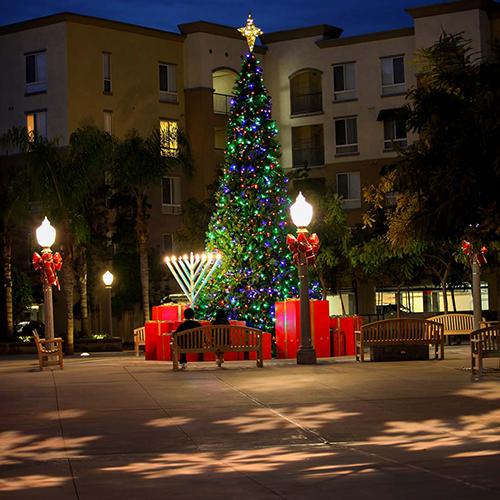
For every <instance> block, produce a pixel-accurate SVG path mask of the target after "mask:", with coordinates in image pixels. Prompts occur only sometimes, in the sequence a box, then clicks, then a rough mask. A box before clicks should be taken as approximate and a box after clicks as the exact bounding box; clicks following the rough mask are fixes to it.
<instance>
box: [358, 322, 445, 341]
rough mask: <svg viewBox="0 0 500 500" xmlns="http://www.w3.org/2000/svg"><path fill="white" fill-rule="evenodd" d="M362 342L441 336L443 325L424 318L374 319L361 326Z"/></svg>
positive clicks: (430, 338) (423, 338) (426, 338)
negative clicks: (372, 321)
mask: <svg viewBox="0 0 500 500" xmlns="http://www.w3.org/2000/svg"><path fill="white" fill-rule="evenodd" d="M361 332H362V334H363V342H364V343H370V342H374V343H378V342H411V341H412V340H432V341H434V342H439V341H440V340H441V339H442V338H443V325H442V324H441V323H436V322H434V321H429V320H426V319H415V318H399V319H386V320H384V321H375V322H374V323H368V324H367V325H363V326H362V327H361Z"/></svg>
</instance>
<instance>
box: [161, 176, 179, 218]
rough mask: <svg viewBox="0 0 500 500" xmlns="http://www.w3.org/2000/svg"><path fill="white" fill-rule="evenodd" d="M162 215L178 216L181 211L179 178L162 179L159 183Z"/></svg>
mask: <svg viewBox="0 0 500 500" xmlns="http://www.w3.org/2000/svg"><path fill="white" fill-rule="evenodd" d="M161 205H162V211H161V213H162V214H178V213H180V211H181V179H180V177H163V179H162V181H161Z"/></svg>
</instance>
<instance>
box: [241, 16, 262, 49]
mask: <svg viewBox="0 0 500 500" xmlns="http://www.w3.org/2000/svg"><path fill="white" fill-rule="evenodd" d="M238 31H239V32H240V33H241V34H242V35H243V36H244V37H245V38H246V39H247V43H248V48H249V49H250V52H252V51H253V46H254V45H255V39H256V38H257V37H258V36H260V35H263V34H264V32H263V31H262V30H261V29H259V28H257V26H255V24H254V22H253V19H252V14H248V19H247V25H246V26H243V28H239V29H238Z"/></svg>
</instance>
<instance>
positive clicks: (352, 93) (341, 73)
mask: <svg viewBox="0 0 500 500" xmlns="http://www.w3.org/2000/svg"><path fill="white" fill-rule="evenodd" d="M349 99H356V67H355V65H354V63H345V64H337V65H334V66H333V100H334V101H347V100H349Z"/></svg>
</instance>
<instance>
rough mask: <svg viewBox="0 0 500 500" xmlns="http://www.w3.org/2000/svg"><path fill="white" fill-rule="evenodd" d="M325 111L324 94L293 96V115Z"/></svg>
mask: <svg viewBox="0 0 500 500" xmlns="http://www.w3.org/2000/svg"><path fill="white" fill-rule="evenodd" d="M319 111H323V94H322V93H321V92H316V93H314V94H296V95H292V115H303V114H306V113H317V112H319Z"/></svg>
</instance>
